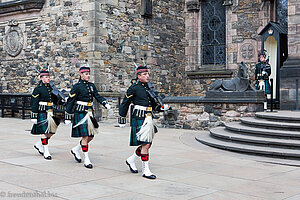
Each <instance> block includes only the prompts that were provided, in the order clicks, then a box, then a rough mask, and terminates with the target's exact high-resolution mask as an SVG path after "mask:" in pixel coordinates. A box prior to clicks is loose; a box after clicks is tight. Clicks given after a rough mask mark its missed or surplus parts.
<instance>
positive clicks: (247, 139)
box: [210, 127, 300, 150]
mask: <svg viewBox="0 0 300 200" xmlns="http://www.w3.org/2000/svg"><path fill="white" fill-rule="evenodd" d="M210 135H211V136H213V137H215V138H216V139H217V138H220V139H223V140H228V141H232V142H239V143H250V144H253V145H261V146H270V147H278V148H288V149H292V148H295V149H299V150H300V138H299V139H282V138H266V137H257V136H254V135H243V134H239V132H233V131H229V130H227V129H225V128H224V127H218V128H213V129H211V130H210Z"/></svg>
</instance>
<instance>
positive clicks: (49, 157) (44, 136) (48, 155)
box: [41, 134, 52, 160]
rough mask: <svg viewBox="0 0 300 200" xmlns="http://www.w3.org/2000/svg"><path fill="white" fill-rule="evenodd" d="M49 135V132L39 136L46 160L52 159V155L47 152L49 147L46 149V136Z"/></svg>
mask: <svg viewBox="0 0 300 200" xmlns="http://www.w3.org/2000/svg"><path fill="white" fill-rule="evenodd" d="M49 135H50V134H42V138H41V141H42V144H43V147H44V158H45V159H47V160H51V159H52V157H51V155H50V153H49V149H48V140H49V138H48V137H47V136H49ZM50 137H51V136H50Z"/></svg>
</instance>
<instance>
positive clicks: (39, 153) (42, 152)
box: [33, 145, 44, 155]
mask: <svg viewBox="0 0 300 200" xmlns="http://www.w3.org/2000/svg"><path fill="white" fill-rule="evenodd" d="M33 147H34V148H35V149H36V150H37V151H38V152H39V154H41V155H44V153H43V152H41V151H40V149H39V148H37V146H35V145H33Z"/></svg>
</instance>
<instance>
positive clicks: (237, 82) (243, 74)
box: [209, 62, 255, 92]
mask: <svg viewBox="0 0 300 200" xmlns="http://www.w3.org/2000/svg"><path fill="white" fill-rule="evenodd" d="M209 90H216V91H236V92H244V91H255V89H254V88H253V87H252V86H251V85H250V82H249V78H248V74H247V67H246V65H245V63H243V62H242V63H241V64H240V65H239V69H238V74H237V76H236V77H234V78H233V79H231V80H223V79H218V80H216V81H215V82H214V83H213V84H212V85H211V86H210V88H209Z"/></svg>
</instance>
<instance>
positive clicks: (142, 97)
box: [118, 66, 167, 179]
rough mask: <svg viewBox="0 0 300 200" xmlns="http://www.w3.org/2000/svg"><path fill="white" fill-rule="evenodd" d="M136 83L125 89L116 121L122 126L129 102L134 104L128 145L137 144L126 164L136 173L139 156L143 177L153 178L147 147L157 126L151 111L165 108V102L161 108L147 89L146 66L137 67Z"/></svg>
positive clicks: (147, 74)
mask: <svg viewBox="0 0 300 200" xmlns="http://www.w3.org/2000/svg"><path fill="white" fill-rule="evenodd" d="M136 73H137V79H138V81H137V83H133V84H132V85H131V86H130V87H129V88H128V90H127V92H126V95H125V97H124V99H123V101H122V104H121V105H120V109H119V115H120V117H119V119H118V123H119V126H120V127H124V126H125V123H126V118H125V117H126V115H127V111H128V109H129V106H130V104H131V103H133V104H134V109H133V113H132V115H131V117H132V119H131V134H130V146H138V147H137V149H136V150H135V151H134V153H133V155H132V156H130V157H129V158H127V160H126V164H127V165H128V167H129V169H130V171H131V172H132V173H138V170H137V168H136V165H135V160H136V159H137V158H139V157H140V158H141V161H142V168H143V170H142V173H143V175H142V176H143V177H145V178H148V179H155V178H156V176H155V175H154V174H153V173H152V172H151V171H150V168H149V149H150V147H151V144H152V140H153V137H154V134H155V133H156V132H157V127H156V126H155V124H154V123H153V119H152V111H153V110H156V111H162V110H165V109H167V108H166V107H167V105H166V104H165V106H164V108H162V107H161V106H160V105H159V104H158V103H157V102H156V101H155V99H153V98H152V97H151V96H150V95H149V93H148V92H147V91H149V89H150V88H149V87H148V84H147V83H148V81H149V73H148V69H147V67H146V66H139V67H138V68H137V71H136Z"/></svg>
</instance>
